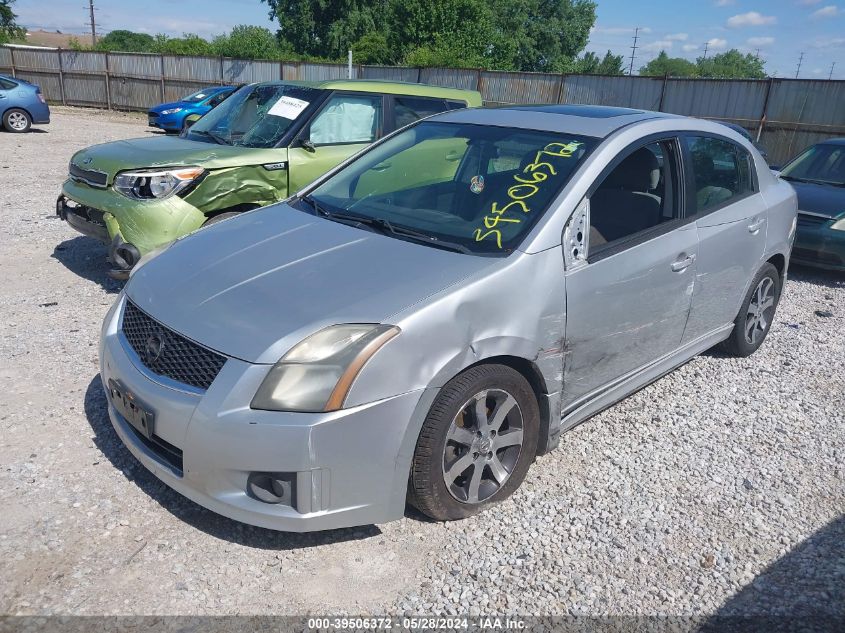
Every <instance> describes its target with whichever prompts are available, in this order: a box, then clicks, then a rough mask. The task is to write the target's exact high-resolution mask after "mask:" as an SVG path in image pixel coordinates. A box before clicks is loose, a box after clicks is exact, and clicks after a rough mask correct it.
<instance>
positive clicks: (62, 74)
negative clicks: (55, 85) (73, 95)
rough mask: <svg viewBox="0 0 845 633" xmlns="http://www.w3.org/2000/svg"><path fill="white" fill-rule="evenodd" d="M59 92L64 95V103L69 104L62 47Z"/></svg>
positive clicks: (60, 51)
mask: <svg viewBox="0 0 845 633" xmlns="http://www.w3.org/2000/svg"><path fill="white" fill-rule="evenodd" d="M58 54H59V93H61V96H62V105H67V102H66V100H65V70H64V64H63V62H62V49H61V48H59V52H58Z"/></svg>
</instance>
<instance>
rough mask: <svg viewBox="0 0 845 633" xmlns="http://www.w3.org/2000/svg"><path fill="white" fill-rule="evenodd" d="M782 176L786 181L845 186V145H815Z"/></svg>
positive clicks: (788, 166)
mask: <svg viewBox="0 0 845 633" xmlns="http://www.w3.org/2000/svg"><path fill="white" fill-rule="evenodd" d="M780 175H781V177H782V178H785V179H786V180H795V181H798V182H814V183H819V184H828V185H836V186H839V187H842V186H845V145H833V144H824V143H822V144H820V145H814V146H813V147H811V148H810V149H808V150H807V151H806V152H804V153H803V154H801V155H800V156H799V157H798V158H796V159H795V160H793V161H792V162H791V163H789V164H788V165H787V166H786V167H784V168H783V171H782V172H781V174H780Z"/></svg>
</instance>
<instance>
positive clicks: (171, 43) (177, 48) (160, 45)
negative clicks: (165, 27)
mask: <svg viewBox="0 0 845 633" xmlns="http://www.w3.org/2000/svg"><path fill="white" fill-rule="evenodd" d="M153 39H154V40H155V43H154V44H153V52H156V53H162V54H164V55H213V54H214V49H213V48H212V47H211V44H210V43H209V42H208V41H207V40H205V39H203V38H201V37H200V36H199V35H195V34H194V33H183V34H182V37H167V36H166V35H164V34H163V33H159V34H158V35H156V36H155V37H154V38H153Z"/></svg>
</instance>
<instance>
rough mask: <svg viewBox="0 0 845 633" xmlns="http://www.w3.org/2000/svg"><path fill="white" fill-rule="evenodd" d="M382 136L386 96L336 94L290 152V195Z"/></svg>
mask: <svg viewBox="0 0 845 633" xmlns="http://www.w3.org/2000/svg"><path fill="white" fill-rule="evenodd" d="M383 132H384V96H383V95H381V94H372V93H354V92H336V93H334V94H333V95H332V96H331V97H329V98H328V99H327V100H326V102H325V103H324V104H323V106H322V107H321V108H320V109H319V110H318V111H317V113H316V114H315V115H314V117H313V118H312V119H311V121H309V122H308V123H307V124H306V125H305V126H304V127H303V129H302V130H301V131H300V133H299V134H298V135H297V137H296V140H295V141H294V142H293V144H292V146H291V147H290V149H289V151H288V172H289V173H288V177H289V189H288V193H289V195H293V194H294V193H296V192H297V191H299V190H300V189H302V188H303V187H304V186H305V185H307V184H309V183H311V182H312V181H314V180H315V179H317V178H319V177H320V176H322V175H323V174H325V173H326V172H327V171H329V170H330V169H331V168H333V167H335V166H337V165H338V164H340V163H341V162H343V161H344V160H346V159H347V158H349V157H350V156H352V155H353V154H355V153H356V152H358V151H360V150H362V149H364V148H365V147H366V146H367V145H369V144H370V143H372V142H373V141H375V140H376V139H378V138H379V137H381V136H382V134H383Z"/></svg>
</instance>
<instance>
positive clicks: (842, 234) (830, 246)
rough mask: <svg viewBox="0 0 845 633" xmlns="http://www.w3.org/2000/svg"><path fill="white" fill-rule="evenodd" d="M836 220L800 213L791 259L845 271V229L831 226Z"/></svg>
mask: <svg viewBox="0 0 845 633" xmlns="http://www.w3.org/2000/svg"><path fill="white" fill-rule="evenodd" d="M834 221H835V220H833V219H831V220H826V221H825V220H822V219H821V218H816V217H812V216H803V215H801V214H799V216H798V230H797V232H796V236H795V244H794V245H793V247H792V257H791V261H792V262H794V263H796V264H803V265H805V266H813V267H816V268H824V269H827V270H839V271H845V231H837V230H834V229H832V228H830V226H831V225H832V224H833V223H834Z"/></svg>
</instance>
